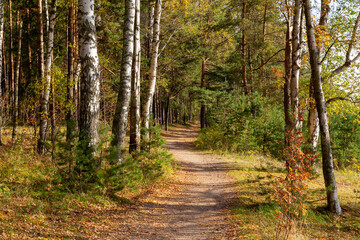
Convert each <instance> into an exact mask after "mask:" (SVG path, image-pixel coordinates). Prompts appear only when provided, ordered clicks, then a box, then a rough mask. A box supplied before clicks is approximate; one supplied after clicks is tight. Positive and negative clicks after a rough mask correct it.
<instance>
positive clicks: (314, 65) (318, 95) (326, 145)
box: [303, 0, 342, 215]
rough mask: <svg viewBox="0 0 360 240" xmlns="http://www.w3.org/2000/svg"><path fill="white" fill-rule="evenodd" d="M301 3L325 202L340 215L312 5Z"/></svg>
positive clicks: (307, 2) (332, 210)
mask: <svg viewBox="0 0 360 240" xmlns="http://www.w3.org/2000/svg"><path fill="white" fill-rule="evenodd" d="M303 4H304V10H305V17H306V31H307V36H308V47H309V53H310V65H311V80H312V82H313V86H314V95H315V101H316V108H317V111H318V115H319V123H320V135H321V149H322V159H323V174H324V180H325V189H326V195H327V203H328V208H329V210H330V211H331V212H334V213H336V214H337V215H341V214H342V210H341V207H340V203H339V199H338V195H337V186H336V181H335V174H334V162H333V156H332V150H331V141H330V131H329V125H328V120H327V112H326V104H325V97H324V93H323V90H322V82H321V67H320V63H319V56H318V54H319V49H318V47H317V45H316V40H315V39H316V37H315V31H314V27H313V17H312V16H313V15H312V9H311V8H312V6H311V2H310V0H303Z"/></svg>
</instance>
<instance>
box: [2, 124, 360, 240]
mask: <svg viewBox="0 0 360 240" xmlns="http://www.w3.org/2000/svg"><path fill="white" fill-rule="evenodd" d="M192 127H193V126H192ZM172 129H177V130H178V131H179V129H180V130H181V129H185V130H186V129H189V127H187V128H185V127H180V126H176V128H174V127H173V128H172ZM19 132H20V134H19V144H18V145H16V146H14V147H11V144H10V140H11V138H10V137H11V130H10V129H4V136H3V139H4V144H5V145H4V146H1V147H0V238H1V239H157V238H156V235H150V233H154V232H155V234H156V230H157V229H159V228H156V227H155V228H154V229H150V228H149V227H148V228H145V229H144V228H139V226H143V225H144V224H145V225H146V224H149V223H152V224H155V223H153V222H154V220H158V219H160V218H159V216H157V217H158V219H154V218H153V217H152V215H151V213H149V214H147V213H146V212H147V210H146V209H145V210H144V205H146V207H150V208H151V207H154V206H157V205H156V199H158V198H161V199H163V198H162V196H163V195H166V196H172V195H174V194H175V193H179V191H180V192H181V191H182V190H181V189H182V186H181V185H182V182H181V179H182V176H183V175H182V174H184V171H183V170H178V171H175V174H173V175H167V177H166V178H162V179H160V180H158V181H157V184H150V185H147V186H144V187H143V188H142V189H140V190H139V189H138V190H137V191H131V190H129V189H127V190H126V191H124V193H122V194H121V195H119V196H120V197H119V198H116V199H114V198H110V197H108V196H104V195H99V194H92V193H91V192H90V193H76V192H75V193H69V192H67V193H64V192H62V191H60V190H58V188H57V187H56V186H54V184H53V181H54V179H53V178H52V177H51V176H53V174H52V173H53V171H55V168H54V163H53V161H52V159H51V154H50V153H49V154H48V155H46V156H39V155H38V154H36V153H34V145H33V141H34V139H32V129H26V128H20V129H19ZM170 132H171V131H170ZM165 135H166V134H165ZM179 142H181V141H179ZM173 144H175V145H176V141H175V143H174V142H173ZM188 151H190V153H194V154H195V152H196V153H201V152H198V151H195V150H193V149H192V150H188ZM202 154H204V155H206V156H211V157H212V158H216V159H219V161H220V160H221V161H222V162H227V163H228V165H229V166H230V167H229V173H228V174H229V175H230V176H231V177H230V178H232V179H233V181H234V183H235V189H236V193H235V196H231V202H229V208H230V209H232V210H231V211H228V214H229V216H228V217H226V220H221V221H229V226H227V227H224V225H220V226H221V227H220V228H231V229H227V230H226V231H227V232H231V233H232V234H231V236H230V235H228V238H227V237H226V236H227V235H222V238H221V239H234V238H235V239H236V238H237V239H274V238H275V236H276V232H277V231H283V232H284V231H286V230H285V229H281V228H280V229H278V227H279V225H278V224H277V223H278V212H279V211H280V208H279V206H278V204H277V203H276V201H275V200H274V196H275V194H276V190H275V186H276V182H277V181H278V178H279V177H281V176H283V175H284V164H283V163H281V162H279V161H277V160H274V159H271V158H270V157H266V156H262V155H257V154H254V153H248V154H246V155H232V154H228V153H224V154H220V153H210V152H207V153H206V152H202ZM320 170H321V169H319V172H321V171H320ZM336 177H337V182H338V191H339V198H340V202H341V204H342V207H343V210H344V215H343V216H342V217H336V216H333V215H332V214H329V213H328V212H326V211H325V210H324V206H325V204H326V199H325V190H324V184H323V179H322V176H321V175H319V176H316V177H314V178H312V179H311V181H310V182H309V183H308V193H307V195H306V197H305V200H304V202H305V204H306V209H307V214H306V215H305V217H302V218H300V220H298V221H297V222H296V224H295V225H294V227H293V228H292V230H291V233H290V239H360V238H359V236H360V179H359V178H360V177H359V173H358V172H356V171H355V170H353V171H351V170H346V171H345V170H338V171H337V172H336ZM179 179H180V180H179ZM224 196H225V195H224ZM185 200H186V199H183V201H184V202H186V201H185ZM200 200H201V199H200ZM149 202H152V203H153V204H146V203H149ZM204 202H205V203H206V201H204ZM209 204H214V203H213V202H211V203H209ZM196 209H197V208H196ZM199 209H201V208H199ZM159 211H160V212H161V211H168V209H166V208H163V209H160V210H159ZM174 211H176V209H175V210H174ZM160 212H159V213H160ZM175 215H176V214H175ZM160 216H161V215H160ZM171 219H173V220H174V219H176V217H175V218H174V216H173V217H172V218H171ZM223 219H225V218H223ZM154 226H157V225H154ZM160 227H163V226H160ZM194 227H196V226H194ZM215 227H216V226H214V229H215ZM160 229H161V228H160ZM214 229H211V228H210V230H209V231H211V230H214ZM139 230H140V231H143V232H139ZM216 231H223V230H221V229H220V230H219V229H216ZM131 236H132V237H131ZM147 236H148V238H147ZM159 236H163V237H164V236H165V235H161V234H160V233H159ZM176 236H177V234H176V231H174V232H172V237H173V238H175V237H176ZM173 238H170V239H173ZM159 239H160V238H159ZM189 239H191V238H189ZM204 239H205V238H204Z"/></svg>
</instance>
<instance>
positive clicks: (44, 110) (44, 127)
mask: <svg viewBox="0 0 360 240" xmlns="http://www.w3.org/2000/svg"><path fill="white" fill-rule="evenodd" d="M56 3H57V0H53V1H52V3H51V10H50V11H51V12H50V21H49V30H48V37H47V53H46V62H45V80H44V89H43V92H42V97H41V119H40V131H39V135H40V138H39V145H38V146H39V151H40V152H42V153H44V151H45V146H44V144H45V142H46V138H47V132H48V120H49V98H50V84H51V69H52V53H53V48H54V31H55V18H56Z"/></svg>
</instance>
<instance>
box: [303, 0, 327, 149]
mask: <svg viewBox="0 0 360 240" xmlns="http://www.w3.org/2000/svg"><path fill="white" fill-rule="evenodd" d="M329 4H330V1H329V0H321V15H320V21H319V27H320V28H322V29H323V28H324V27H325V26H327V25H328V22H329V14H330V6H329ZM323 30H324V29H323ZM317 48H318V62H320V55H321V51H322V48H321V46H317ZM320 69H321V65H320ZM313 82H314V81H310V91H309V98H310V104H309V117H308V131H309V133H308V135H309V138H308V140H307V142H308V143H309V144H310V151H311V152H312V153H316V151H317V147H318V142H319V137H320V136H319V135H320V127H319V117H318V112H317V108H316V103H315V90H314V85H313Z"/></svg>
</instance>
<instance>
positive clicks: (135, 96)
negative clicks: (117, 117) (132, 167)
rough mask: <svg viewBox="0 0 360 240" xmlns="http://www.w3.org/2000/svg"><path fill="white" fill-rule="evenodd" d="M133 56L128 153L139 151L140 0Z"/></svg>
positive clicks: (137, 0) (136, 15)
mask: <svg viewBox="0 0 360 240" xmlns="http://www.w3.org/2000/svg"><path fill="white" fill-rule="evenodd" d="M134 29H135V33H134V53H133V54H134V56H133V64H132V76H131V105H130V146H129V152H130V153H131V152H133V151H135V150H137V151H140V140H141V139H140V66H141V44H140V0H135V27H134Z"/></svg>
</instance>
